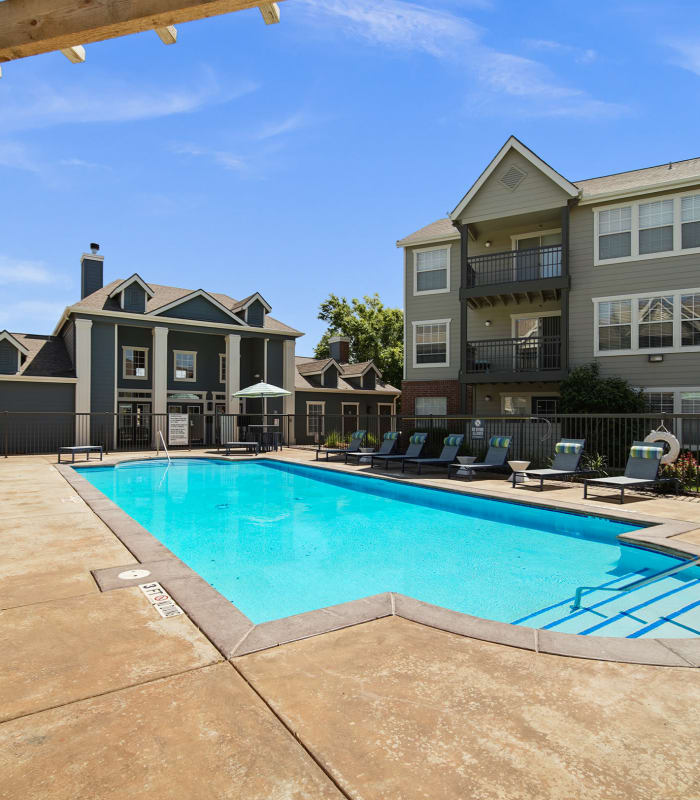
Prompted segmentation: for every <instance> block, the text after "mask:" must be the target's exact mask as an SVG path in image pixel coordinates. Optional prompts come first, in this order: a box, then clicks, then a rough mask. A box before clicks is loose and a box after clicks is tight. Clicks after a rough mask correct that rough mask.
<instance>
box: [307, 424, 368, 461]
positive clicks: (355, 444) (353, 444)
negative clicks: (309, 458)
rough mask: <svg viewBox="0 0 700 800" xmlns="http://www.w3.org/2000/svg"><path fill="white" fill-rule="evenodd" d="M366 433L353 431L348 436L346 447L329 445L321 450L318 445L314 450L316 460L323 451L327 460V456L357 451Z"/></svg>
mask: <svg viewBox="0 0 700 800" xmlns="http://www.w3.org/2000/svg"><path fill="white" fill-rule="evenodd" d="M366 433H367V431H355V432H354V433H353V434H352V436H351V437H350V444H349V445H348V446H347V447H329V448H328V449H327V450H322V449H321V448H320V447H319V448H318V450H317V451H316V461H318V456H319V453H325V456H326V461H328V456H332V455H345V454H346V453H357V452H359V450H360V447H361V446H362V441H363V439H364V438H365V434H366Z"/></svg>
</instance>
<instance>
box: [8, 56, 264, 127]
mask: <svg viewBox="0 0 700 800" xmlns="http://www.w3.org/2000/svg"><path fill="white" fill-rule="evenodd" d="M255 89H257V85H256V84H253V83H250V82H241V83H239V84H238V85H234V86H230V85H229V84H227V85H226V87H225V88H223V87H222V86H221V85H220V83H219V80H218V79H217V77H216V75H215V74H214V72H213V71H212V70H208V69H207V70H203V72H202V74H201V75H200V76H199V77H198V78H197V79H196V80H195V81H193V82H192V85H190V86H177V87H176V88H169V87H167V86H147V85H144V84H143V83H141V82H137V83H134V84H129V83H127V82H125V81H115V80H110V79H106V78H105V76H104V75H102V74H91V77H90V79H89V80H88V81H83V82H81V83H80V84H67V83H65V81H63V82H61V83H59V82H56V83H49V82H46V81H43V82H42V81H38V80H26V81H19V80H15V81H8V82H6V83H4V85H0V107H1V108H2V125H3V131H4V132H8V131H20V130H31V129H35V128H45V127H50V126H53V125H63V124H75V123H86V122H87V123H89V122H132V121H135V120H143V119H154V118H156V117H166V116H170V115H172V114H187V113H190V112H193V111H196V110H197V109H199V108H202V107H203V106H207V105H212V104H220V103H226V102H229V101H230V100H233V99H235V98H237V97H240V96H242V95H244V94H247V93H249V92H252V91H254V90H255Z"/></svg>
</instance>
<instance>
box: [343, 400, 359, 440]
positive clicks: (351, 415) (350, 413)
mask: <svg viewBox="0 0 700 800" xmlns="http://www.w3.org/2000/svg"><path fill="white" fill-rule="evenodd" d="M357 409H358V404H357V403H342V404H341V407H340V411H341V414H342V415H343V436H346V435H348V434H350V433H353V432H354V431H356V430H357V428H358V424H357V423H358V419H357Z"/></svg>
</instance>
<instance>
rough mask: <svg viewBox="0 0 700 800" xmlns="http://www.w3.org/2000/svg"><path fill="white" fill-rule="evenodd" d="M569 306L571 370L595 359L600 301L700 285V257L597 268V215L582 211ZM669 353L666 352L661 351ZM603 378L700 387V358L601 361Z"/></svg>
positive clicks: (574, 221) (575, 222)
mask: <svg viewBox="0 0 700 800" xmlns="http://www.w3.org/2000/svg"><path fill="white" fill-rule="evenodd" d="M570 236H571V240H570V241H571V250H570V262H569V263H570V272H571V293H570V296H569V297H570V300H569V320H570V328H569V330H570V334H569V338H570V345H569V352H570V363H571V367H576V366H579V365H581V364H587V363H590V362H591V361H593V360H596V359H594V356H593V352H594V338H593V337H594V333H595V332H594V330H593V324H594V314H593V302H592V298H594V297H607V296H610V295H625V294H636V293H641V292H653V291H658V292H659V293H663V292H666V291H672V290H676V289H691V288H695V287H697V286H699V285H700V256H698V255H697V254H696V255H679V256H665V257H662V258H653V259H647V260H641V261H630V262H626V263H621V264H603V265H601V266H598V267H594V266H593V246H594V242H593V211H592V209H591V207H590V206H579V207H577V208H574V209H572V212H571V227H570ZM660 352H663V351H660ZM597 361H598V363H599V364H600V370H601V373H602V374H603V375H619V376H621V377H623V378H626V379H627V380H628V381H630V382H631V383H632V384H633V385H635V386H642V387H645V386H657V387H663V386H667V387H674V386H696V385H699V384H700V353H665V354H664V360H663V362H662V363H660V364H650V363H649V361H648V356H647V355H646V354H633V355H625V356H601V357H599V358H598V359H597Z"/></svg>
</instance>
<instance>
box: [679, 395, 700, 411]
mask: <svg viewBox="0 0 700 800" xmlns="http://www.w3.org/2000/svg"><path fill="white" fill-rule="evenodd" d="M681 414H700V392H681Z"/></svg>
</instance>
